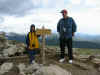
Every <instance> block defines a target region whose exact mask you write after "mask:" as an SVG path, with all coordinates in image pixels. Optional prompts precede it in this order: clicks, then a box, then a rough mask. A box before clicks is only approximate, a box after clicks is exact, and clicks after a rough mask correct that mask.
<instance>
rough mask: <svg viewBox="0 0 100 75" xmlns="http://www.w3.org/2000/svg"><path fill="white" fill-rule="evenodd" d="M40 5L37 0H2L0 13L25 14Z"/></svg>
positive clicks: (0, 0)
mask: <svg viewBox="0 0 100 75" xmlns="http://www.w3.org/2000/svg"><path fill="white" fill-rule="evenodd" d="M37 1H38V0H37ZM38 5H39V2H38V4H37V3H36V0H34V1H32V0H0V14H4V15H18V16H19V15H24V14H25V13H27V12H29V11H30V10H31V9H35V8H38Z"/></svg>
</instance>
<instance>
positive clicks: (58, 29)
mask: <svg viewBox="0 0 100 75" xmlns="http://www.w3.org/2000/svg"><path fill="white" fill-rule="evenodd" d="M57 32H60V20H59V22H58V24H57Z"/></svg>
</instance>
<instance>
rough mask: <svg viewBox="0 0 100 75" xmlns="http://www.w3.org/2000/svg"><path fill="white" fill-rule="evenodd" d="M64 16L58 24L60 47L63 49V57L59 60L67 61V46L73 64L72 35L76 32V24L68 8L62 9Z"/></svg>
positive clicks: (70, 61)
mask: <svg viewBox="0 0 100 75" xmlns="http://www.w3.org/2000/svg"><path fill="white" fill-rule="evenodd" d="M61 13H62V16H63V18H61V19H60V20H59V22H58V24H57V32H58V33H59V35H60V38H59V40H60V49H61V56H60V57H61V59H60V60H59V62H64V61H65V46H66V45H67V48H68V57H69V63H71V64H72V60H73V51H72V37H73V36H74V34H75V32H76V24H75V21H74V19H73V18H72V17H69V16H68V12H67V10H65V9H64V10H62V11H61Z"/></svg>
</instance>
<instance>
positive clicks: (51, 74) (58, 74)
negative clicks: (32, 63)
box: [35, 65, 72, 75]
mask: <svg viewBox="0 0 100 75" xmlns="http://www.w3.org/2000/svg"><path fill="white" fill-rule="evenodd" d="M35 75H72V74H71V73H70V72H69V71H66V70H64V69H62V68H60V67H59V66H57V65H50V66H43V67H41V68H40V69H39V70H37V72H36V73H35Z"/></svg>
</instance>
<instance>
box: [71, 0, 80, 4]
mask: <svg viewBox="0 0 100 75" xmlns="http://www.w3.org/2000/svg"><path fill="white" fill-rule="evenodd" d="M69 1H70V2H71V3H72V4H80V3H81V1H82V0H69Z"/></svg>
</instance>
